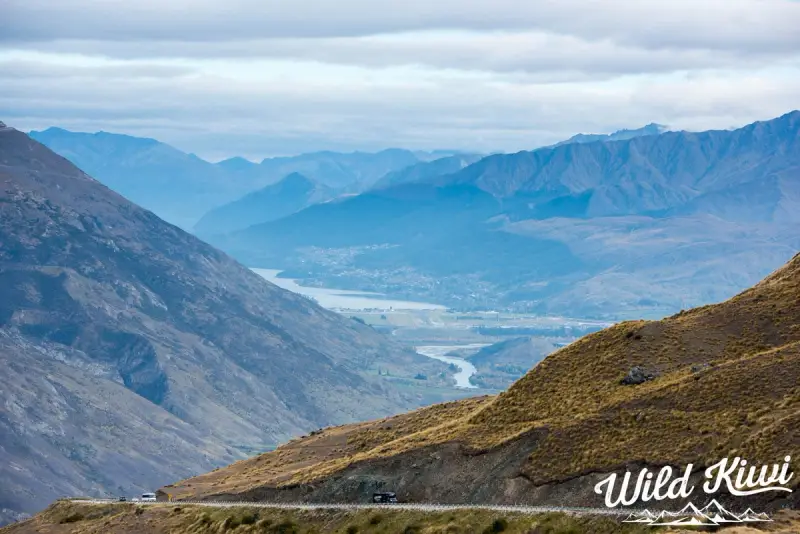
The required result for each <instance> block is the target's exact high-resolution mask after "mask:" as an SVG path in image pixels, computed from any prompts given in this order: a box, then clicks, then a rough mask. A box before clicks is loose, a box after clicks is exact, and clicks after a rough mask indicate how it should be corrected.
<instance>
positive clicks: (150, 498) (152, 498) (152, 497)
mask: <svg viewBox="0 0 800 534" xmlns="http://www.w3.org/2000/svg"><path fill="white" fill-rule="evenodd" d="M141 500H142V502H156V494H155V493H142V499H141Z"/></svg>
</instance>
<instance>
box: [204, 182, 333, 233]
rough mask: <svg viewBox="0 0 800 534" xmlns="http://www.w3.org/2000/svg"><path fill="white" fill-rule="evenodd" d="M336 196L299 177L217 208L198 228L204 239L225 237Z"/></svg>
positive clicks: (331, 191) (317, 184)
mask: <svg viewBox="0 0 800 534" xmlns="http://www.w3.org/2000/svg"><path fill="white" fill-rule="evenodd" d="M334 196H335V193H334V191H333V190H332V189H331V188H329V187H327V186H325V185H322V184H319V183H317V182H315V181H314V180H311V179H310V178H307V177H305V176H303V175H302V174H299V173H292V174H290V175H289V176H287V177H285V178H283V179H282V180H280V181H279V182H277V183H274V184H270V185H268V186H265V187H263V188H261V189H259V190H258V191H253V192H252V193H248V194H247V195H245V196H244V197H242V198H240V199H238V200H235V201H233V202H230V203H228V204H225V205H223V206H220V207H218V208H214V209H213V210H211V211H209V212H208V213H206V214H205V215H204V216H203V217H202V218H201V219H200V220H199V221H198V222H197V224H196V225H195V227H194V231H195V233H196V234H198V235H200V236H204V235H214V234H225V233H229V232H232V231H234V230H241V229H244V228H247V227H249V226H253V225H255V224H261V223H265V222H268V221H273V220H275V219H280V218H282V217H285V216H287V215H290V214H292V213H295V212H297V211H300V210H301V209H303V208H306V207H308V206H311V205H312V204H317V203H319V202H324V201H326V200H329V199H331V198H333V197H334Z"/></svg>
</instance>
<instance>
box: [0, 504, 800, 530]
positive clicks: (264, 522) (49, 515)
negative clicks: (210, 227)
mask: <svg viewBox="0 0 800 534" xmlns="http://www.w3.org/2000/svg"><path fill="white" fill-rule="evenodd" d="M496 532H506V533H509V534H557V533H565V532H569V533H572V534H583V533H586V534H616V533H627V534H638V533H641V534H644V533H645V532H652V529H649V528H648V527H646V526H641V525H625V524H622V523H620V522H619V519H618V518H609V517H599V516H596V517H571V516H568V515H565V514H541V515H527V514H513V513H510V514H509V513H506V514H500V513H497V512H490V511H480V510H466V511H447V512H438V513H431V512H417V511H407V510H392V509H391V508H389V507H387V509H386V510H385V511H384V510H380V511H376V510H357V511H342V510H281V509H263V508H262V509H256V508H253V509H250V508H211V507H200V506H191V505H181V504H179V503H175V504H174V505H172V504H165V505H159V506H137V505H135V504H101V505H97V504H77V503H74V502H69V501H60V502H57V503H55V504H54V505H52V506H51V507H50V508H48V509H47V510H45V511H44V512H42V513H41V514H39V515H37V516H36V517H34V518H32V519H30V520H28V521H25V522H22V523H17V524H14V525H10V526H8V527H6V528H3V529H0V534H33V533H37V534H38V533H42V534H45V533H46V534H167V533H169V534H184V533H186V534H206V533H209V534H210V533H215V534H218V533H232V534H237V533H238V534H249V533H270V534H307V533H308V534H310V533H320V534H322V533H325V534H338V533H342V534H345V533H346V534H356V533H376V534H377V533H383V534H394V533H398V534H438V533H442V534H445V533H446V534H460V533H463V534H491V533H496ZM660 532H663V533H664V534H669V533H673V534H675V533H678V532H690V531H685V530H662V531H660ZM691 532H697V530H693V531H691ZM717 532H723V533H725V534H758V533H760V532H764V533H766V532H769V533H772V534H797V533H798V532H800V513H797V512H789V511H785V512H781V513H780V514H779V515H778V516H776V518H775V522H774V523H770V524H767V525H764V526H763V527H762V529H759V530H757V529H753V528H749V527H747V528H742V527H734V528H728V529H722V530H720V531H717Z"/></svg>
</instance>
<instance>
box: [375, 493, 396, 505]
mask: <svg viewBox="0 0 800 534" xmlns="http://www.w3.org/2000/svg"><path fill="white" fill-rule="evenodd" d="M372 502H374V503H378V504H391V503H396V502H397V495H395V494H394V492H392V491H384V492H381V493H373V494H372Z"/></svg>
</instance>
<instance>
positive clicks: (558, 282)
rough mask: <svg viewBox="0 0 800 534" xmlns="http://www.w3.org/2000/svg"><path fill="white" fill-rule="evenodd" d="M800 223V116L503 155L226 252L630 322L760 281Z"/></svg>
mask: <svg viewBox="0 0 800 534" xmlns="http://www.w3.org/2000/svg"><path fill="white" fill-rule="evenodd" d="M412 169H413V167H412ZM403 172H406V171H403ZM401 174H402V173H401ZM387 181H388V180H387ZM380 183H381V182H379V184H380ZM798 223H800V112H796V111H795V112H792V113H789V114H786V115H784V116H782V117H779V118H776V119H773V120H770V121H763V122H757V123H754V124H751V125H748V126H746V127H743V128H740V129H738V130H733V131H708V132H699V133H690V132H666V133H663V134H659V135H646V136H638V137H634V138H632V139H629V140H623V141H605V142H596V143H569V144H563V145H560V146H556V147H550V148H543V149H539V150H534V151H529V152H519V153H517V154H501V155H494V156H488V157H485V158H483V159H480V160H479V161H477V162H475V163H473V164H471V165H469V166H467V167H465V168H463V169H462V170H460V171H458V172H454V173H445V174H438V173H433V176H432V177H430V178H423V179H420V180H412V181H411V182H410V183H408V182H406V183H401V184H400V185H395V186H390V187H386V188H377V189H373V190H371V191H368V192H366V193H364V194H361V195H359V196H355V197H349V198H344V199H340V200H337V201H332V202H327V203H325V204H320V205H316V206H312V207H309V208H306V209H304V210H302V211H299V212H297V213H294V214H292V215H289V216H288V217H285V218H283V219H279V220H276V221H272V222H268V223H265V224H261V225H257V226H253V227H251V228H248V229H247V230H244V231H240V232H236V233H234V234H232V235H230V236H227V237H224V238H223V237H221V238H218V239H217V240H216V241H215V243H216V244H217V245H219V246H220V247H222V248H223V249H225V250H227V251H228V252H230V253H232V254H233V255H235V256H236V257H238V258H239V259H240V260H242V261H244V262H247V263H248V264H250V265H264V266H275V267H278V266H280V267H284V268H288V269H295V271H294V275H297V276H306V277H312V278H315V279H317V280H320V279H325V278H326V277H332V276H335V277H336V279H337V280H343V279H346V280H350V282H351V284H353V285H356V286H357V287H360V288H362V289H370V290H376V291H383V292H389V293H393V294H396V295H403V296H408V297H413V296H417V297H420V296H424V297H426V298H428V299H431V298H437V299H439V302H442V303H447V304H450V305H453V306H460V307H469V306H475V307H478V308H485V307H487V306H512V307H515V308H518V309H526V310H536V311H542V312H547V313H559V314H570V315H575V314H579V313H583V314H587V315H595V316H598V317H600V316H603V315H604V314H606V313H610V314H612V315H613V316H614V317H619V316H620V314H624V313H630V314H631V315H636V316H641V315H642V314H643V313H644V314H645V315H646V314H647V313H652V314H653V315H659V314H664V313H670V312H672V311H676V309H680V308H681V307H684V306H688V305H694V304H702V303H705V302H710V301H713V300H722V299H724V298H727V297H728V296H730V295H732V294H734V293H735V292H737V291H739V290H741V289H742V288H744V287H748V286H750V285H752V284H753V283H755V282H756V281H758V280H759V279H761V278H763V276H765V275H766V274H767V273H769V272H770V271H771V270H773V269H774V268H776V267H778V266H779V265H781V264H783V263H785V261H786V260H787V259H788V258H790V257H791V256H792V255H793V254H794V252H796V250H797V249H798V248H800V233H798V232H797V231H796V228H797V224H798ZM793 229H794V230H793ZM309 247H317V248H321V249H336V250H350V251H351V252H350V253H349V255H347V256H346V257H348V258H350V260H349V261H348V262H345V263H337V264H332V263H330V262H327V263H326V262H325V261H322V262H321V263H319V264H317V265H315V263H314V262H315V259H314V257H313V256H310V255H309V254H307V253H301V252H299V251H301V250H309ZM292 251H295V252H292ZM352 251H359V252H358V254H354V252H352ZM340 254H341V253H340ZM301 260H302V261H301ZM301 266H302V268H301ZM378 273H380V274H378ZM389 280H391V281H389ZM648 309H649V310H651V311H650V312H648V311H647V310H648Z"/></svg>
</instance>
